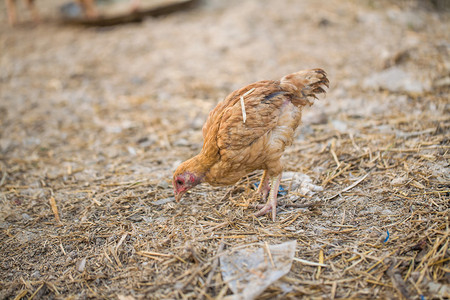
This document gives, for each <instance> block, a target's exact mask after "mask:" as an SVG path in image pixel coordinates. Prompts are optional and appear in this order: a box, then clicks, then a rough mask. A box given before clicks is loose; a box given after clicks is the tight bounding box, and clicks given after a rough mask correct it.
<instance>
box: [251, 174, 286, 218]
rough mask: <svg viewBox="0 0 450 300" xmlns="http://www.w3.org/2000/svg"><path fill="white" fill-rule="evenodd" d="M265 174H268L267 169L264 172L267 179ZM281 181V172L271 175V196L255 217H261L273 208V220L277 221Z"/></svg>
mask: <svg viewBox="0 0 450 300" xmlns="http://www.w3.org/2000/svg"><path fill="white" fill-rule="evenodd" d="M264 175H266V172H265V171H264V174H263V179H265V178H264ZM266 177H268V176H267V175H266ZM280 181H281V173H280V174H278V175H277V176H270V192H269V198H268V199H267V203H266V204H265V205H264V206H263V208H261V209H260V210H259V211H258V212H257V213H256V214H255V217H259V216H262V215H265V214H267V213H268V212H269V211H271V210H272V220H273V221H274V222H275V217H276V215H277V195H278V188H279V186H280ZM261 184H262V183H261ZM258 190H259V189H258Z"/></svg>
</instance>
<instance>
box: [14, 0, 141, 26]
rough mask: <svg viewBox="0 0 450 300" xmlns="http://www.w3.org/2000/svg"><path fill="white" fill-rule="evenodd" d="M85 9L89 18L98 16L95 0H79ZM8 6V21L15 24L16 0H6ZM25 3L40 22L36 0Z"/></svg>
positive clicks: (33, 16)
mask: <svg viewBox="0 0 450 300" xmlns="http://www.w3.org/2000/svg"><path fill="white" fill-rule="evenodd" d="M77 1H78V3H79V4H80V6H81V8H82V9H83V12H84V14H85V15H86V17H87V18H88V19H95V18H96V17H98V12H97V9H96V7H95V3H94V2H95V1H94V0H77ZM135 1H137V0H135ZM5 2H6V8H7V10H8V23H9V25H10V26H14V25H16V23H17V9H16V0H5ZM25 3H26V5H27V7H28V10H29V11H30V12H31V16H32V18H33V21H34V22H35V23H38V22H39V20H40V17H39V12H38V10H37V9H36V6H35V5H34V0H25Z"/></svg>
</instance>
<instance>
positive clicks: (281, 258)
mask: <svg viewBox="0 0 450 300" xmlns="http://www.w3.org/2000/svg"><path fill="white" fill-rule="evenodd" d="M296 246H297V241H289V242H285V243H282V244H278V245H271V246H269V245H267V244H265V245H262V246H260V247H258V248H250V247H249V248H245V249H238V250H232V252H231V253H230V254H228V255H224V256H221V257H220V265H221V270H222V277H223V280H224V281H225V282H227V284H228V286H229V287H230V289H231V291H232V292H233V293H234V295H233V297H232V299H236V300H238V299H239V300H251V299H255V298H256V297H257V296H258V295H260V294H261V293H262V292H263V291H264V290H265V289H266V288H267V287H268V286H269V285H271V284H272V283H273V282H275V281H277V280H278V279H279V278H280V277H282V276H283V275H285V274H287V273H288V272H289V270H290V269H291V266H292V261H293V260H294V254H295V247H296Z"/></svg>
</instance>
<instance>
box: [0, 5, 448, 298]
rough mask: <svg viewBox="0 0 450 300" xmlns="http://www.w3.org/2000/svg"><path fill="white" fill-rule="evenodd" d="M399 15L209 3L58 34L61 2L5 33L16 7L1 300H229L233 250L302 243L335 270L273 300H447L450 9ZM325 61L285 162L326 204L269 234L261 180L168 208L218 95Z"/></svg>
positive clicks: (295, 211) (1, 18)
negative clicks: (227, 264) (254, 200)
mask: <svg viewBox="0 0 450 300" xmlns="http://www.w3.org/2000/svg"><path fill="white" fill-rule="evenodd" d="M391 2H392V1H343V0H330V1H326V5H325V4H324V2H321V1H314V0H311V1H290V0H282V1H256V0H248V1H219V0H214V1H213V0H211V1H204V2H202V3H201V4H200V5H199V6H198V7H197V8H195V9H192V10H189V11H186V12H180V13H175V14H171V15H168V16H165V17H160V18H156V19H146V20H145V21H144V22H142V23H139V24H126V25H122V26H115V27H108V28H86V27H75V26H63V25H61V24H60V23H59V22H58V21H57V7H58V5H59V1H56V0H54V1H53V0H52V1H51V0H48V1H45V0H41V1H39V0H38V1H37V3H38V5H39V10H40V11H41V15H42V17H43V21H42V23H41V24H39V25H38V26H34V25H33V24H31V23H29V22H22V24H20V25H19V26H17V27H15V28H10V27H8V25H7V22H6V20H7V16H6V10H5V9H4V3H3V2H2V3H1V4H0V8H1V9H0V126H1V127H0V128H1V130H0V167H1V174H0V176H1V177H0V198H1V202H0V205H1V211H0V240H1V245H0V298H14V297H18V298H23V297H25V298H26V297H30V296H33V297H36V298H39V297H42V298H58V299H59V298H66V297H69V298H71V299H72V298H74V299H77V298H108V299H111V298H112V299H114V298H119V299H133V298H169V299H170V298H184V299H197V298H199V297H200V296H201V297H204V298H208V299H209V298H216V297H217V298H221V297H223V296H226V295H230V294H231V292H230V291H229V290H227V285H226V283H224V282H223V281H222V279H221V276H220V266H219V267H214V265H216V264H215V261H216V259H217V257H216V255H218V254H219V255H220V253H218V252H219V249H220V248H219V246H220V244H223V245H224V249H225V250H226V249H232V248H233V247H236V246H241V245H245V244H249V243H255V242H263V243H264V242H268V243H271V244H276V243H279V242H282V241H286V240H292V239H295V240H297V243H298V245H297V252H296V256H297V257H299V258H302V259H307V260H310V261H315V262H317V261H319V260H320V258H319V257H320V253H322V254H323V255H324V262H325V263H326V264H327V265H328V267H327V268H322V269H320V268H317V267H313V266H307V265H303V264H300V263H296V262H295V263H294V264H293V266H292V269H291V272H290V273H288V275H286V276H285V277H283V278H282V279H281V280H280V281H279V282H277V283H275V284H273V285H272V286H270V287H269V288H268V289H267V290H266V291H265V292H264V294H263V295H262V296H261V297H262V298H263V299H269V298H271V299H272V298H274V297H275V298H276V297H278V298H279V299H281V298H289V297H292V298H296V297H299V296H306V297H307V298H327V299H329V298H349V297H355V298H368V299H373V297H379V298H390V297H394V298H396V297H410V298H412V299H419V298H420V297H421V295H423V296H425V298H426V299H430V298H431V297H432V296H434V297H436V298H439V297H444V296H446V295H447V296H448V293H449V290H450V289H449V281H450V277H449V270H450V269H449V260H448V258H449V248H448V246H449V245H448V236H449V221H448V209H449V203H448V199H449V183H450V176H449V173H450V168H449V158H450V157H449V153H448V151H449V146H450V145H449V139H448V137H449V126H450V117H449V116H450V114H449V111H450V110H449V108H450V102H449V87H450V34H449V30H448V28H450V14H449V10H448V7H446V6H445V2H442V1H435V2H436V3H438V4H439V6H438V8H436V6H433V5H432V4H431V2H427V1H418V2H416V1H398V2H395V1H394V3H391ZM21 18H22V21H25V19H27V18H28V16H27V13H26V12H24V11H22V12H21ZM312 67H321V68H323V69H325V70H326V71H327V73H328V77H329V79H330V82H331V85H330V89H329V91H328V94H327V96H326V98H323V99H321V100H320V101H318V102H316V104H315V105H314V106H313V107H311V108H309V109H308V110H307V111H306V112H305V115H304V124H303V127H302V129H301V130H300V132H299V136H298V138H297V139H296V141H295V143H294V145H293V146H292V147H291V148H290V149H289V150H288V151H287V152H286V156H285V161H286V170H288V171H292V172H301V173H305V174H307V175H308V176H310V178H312V180H313V182H314V184H316V185H319V186H322V187H323V191H322V192H318V193H315V194H313V195H311V194H310V195H303V194H301V193H298V192H297V193H296V192H295V191H292V192H291V193H290V194H289V195H288V196H286V197H284V199H281V201H280V208H279V215H278V219H277V221H276V222H275V223H273V222H272V221H271V220H270V218H269V217H261V218H259V220H257V219H255V218H254V217H252V213H253V212H254V211H255V209H254V208H253V207H252V205H250V204H249V201H250V200H249V199H250V198H251V197H252V193H253V192H252V190H251V186H252V183H253V182H256V181H257V179H256V178H254V177H249V178H248V179H246V180H243V181H242V182H240V184H239V185H237V186H236V187H234V188H231V189H229V188H212V187H210V186H207V185H202V186H200V187H198V188H197V189H195V190H193V191H192V193H191V194H189V195H188V196H187V197H185V199H184V200H183V201H182V202H181V203H175V202H173V199H172V198H171V197H172V196H173V193H172V189H171V174H172V172H173V170H174V168H175V167H176V166H177V165H178V164H179V163H180V162H181V161H183V160H185V159H187V158H189V157H190V156H192V155H194V154H196V153H197V152H198V151H199V150H200V149H201V145H202V136H201V127H202V125H203V122H204V121H205V119H206V116H207V114H208V112H209V111H210V110H211V109H212V108H213V107H214V106H215V104H216V103H217V102H218V101H219V100H221V99H223V98H224V97H225V96H226V95H227V94H228V93H230V92H231V91H233V90H234V89H237V88H239V87H241V86H244V85H246V84H248V83H252V82H254V81H258V80H262V79H278V78H280V77H281V76H283V75H285V74H288V73H290V72H295V71H297V70H300V69H306V68H312ZM367 174H369V175H367ZM366 175H367V176H366ZM361 178H364V179H363V180H362V181H360V182H358V180H359V179H361ZM355 183H356V184H355ZM352 185H354V186H353V187H351V186H352ZM349 186H350V187H351V189H349V190H347V191H343V190H344V189H345V188H347V187H349ZM52 203H53V204H56V209H57V212H58V215H59V218H60V221H59V222H58V221H57V220H55V212H56V211H55V209H54V207H52ZM283 203H287V204H289V203H290V204H295V203H297V204H298V203H316V204H317V205H314V206H310V208H309V209H308V208H306V209H305V208H298V207H297V208H295V207H288V206H286V207H283ZM52 208H53V209H52ZM387 231H389V232H390V240H388V241H387V242H386V243H382V242H380V241H383V240H384V239H385V234H386V232H387ZM225 250H224V251H225ZM149 253H150V254H149ZM399 278H400V279H399ZM127 297H129V298H127Z"/></svg>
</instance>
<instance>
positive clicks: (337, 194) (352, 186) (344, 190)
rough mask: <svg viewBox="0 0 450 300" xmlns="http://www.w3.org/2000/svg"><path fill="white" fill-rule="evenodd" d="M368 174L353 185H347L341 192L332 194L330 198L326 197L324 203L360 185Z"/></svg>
mask: <svg viewBox="0 0 450 300" xmlns="http://www.w3.org/2000/svg"><path fill="white" fill-rule="evenodd" d="M369 174H370V172H369V173H367V174H366V175H364V176H362V177H361V178H359V179H358V180H357V181H355V182H354V183H353V184H351V185H349V186H348V187H346V188H344V189H343V190H341V191H340V192H339V193H336V194H334V195H333V196H331V197H328V198H326V199H325V201H328V200H331V199H334V198H336V197H337V196H339V195H340V194H342V193H344V192H347V191H349V190H351V189H352V188H354V187H355V186H357V185H358V184H360V183H361V182H362V181H363V180H364V179H366V177H367V176H369Z"/></svg>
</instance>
